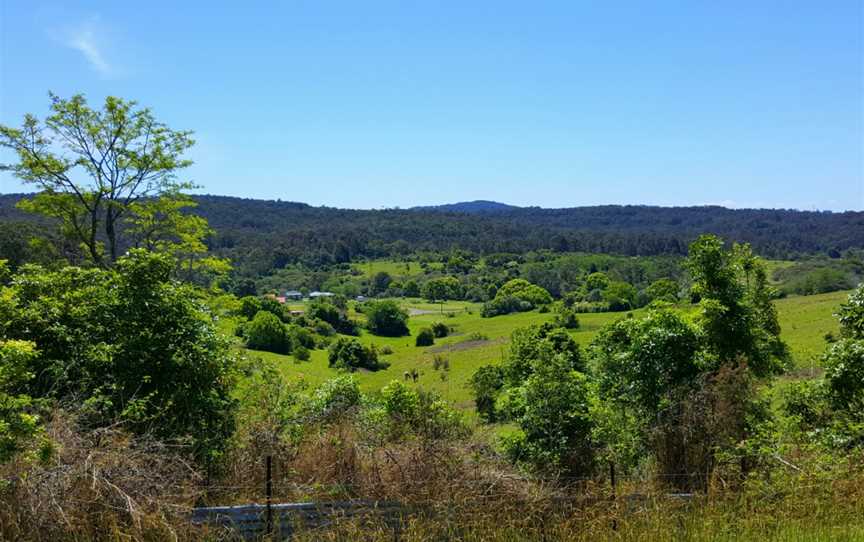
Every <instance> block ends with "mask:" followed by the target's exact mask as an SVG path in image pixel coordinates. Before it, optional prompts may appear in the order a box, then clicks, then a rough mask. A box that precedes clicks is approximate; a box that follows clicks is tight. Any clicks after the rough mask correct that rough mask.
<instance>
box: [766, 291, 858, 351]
mask: <svg viewBox="0 0 864 542" xmlns="http://www.w3.org/2000/svg"><path fill="white" fill-rule="evenodd" d="M850 293H851V292H849V291H844V292H831V293H827V294H816V295H806V296H793V297H787V298H785V299H778V300H777V301H776V302H775V304H776V306H777V314H778V316H779V319H780V327H781V329H782V330H783V331H782V336H783V339H784V340H785V341H786V343H787V344H788V345H789V348H790V349H791V351H792V357H793V359H794V361H795V366H796V367H798V368H812V367H818V366H819V357H820V356H821V355H822V352H824V351H825V344H826V343H825V334H826V333H829V332H830V333H833V334H834V336H835V337H836V336H838V334H839V333H840V325H839V324H838V323H837V319H836V318H835V317H834V313H835V312H837V308H838V307H839V306H840V304H841V303H842V302H843V301H845V300H846V298H847V297H848V296H849V294H850Z"/></svg>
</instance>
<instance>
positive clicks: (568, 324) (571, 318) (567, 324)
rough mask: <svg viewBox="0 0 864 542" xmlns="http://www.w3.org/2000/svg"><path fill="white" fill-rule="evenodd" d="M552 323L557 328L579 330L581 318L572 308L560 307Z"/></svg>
mask: <svg viewBox="0 0 864 542" xmlns="http://www.w3.org/2000/svg"><path fill="white" fill-rule="evenodd" d="M552 321H553V323H554V324H555V325H556V326H559V327H563V328H565V329H579V317H578V316H576V311H574V310H573V309H572V308H570V307H565V306H563V305H562V306H559V307H558V308H557V310H556V312H555V318H554V319H553V320H552Z"/></svg>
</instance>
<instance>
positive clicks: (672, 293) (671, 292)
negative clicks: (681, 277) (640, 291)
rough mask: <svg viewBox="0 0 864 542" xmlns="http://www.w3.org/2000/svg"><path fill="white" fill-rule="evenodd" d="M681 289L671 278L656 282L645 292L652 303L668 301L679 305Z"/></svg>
mask: <svg viewBox="0 0 864 542" xmlns="http://www.w3.org/2000/svg"><path fill="white" fill-rule="evenodd" d="M680 290H681V288H680V287H679V286H678V283H677V282H675V281H674V280H672V279H669V278H662V279H659V280H655V281H654V282H652V283H651V285H650V286H648V288H647V289H646V290H645V292H646V293H647V294H648V297H649V298H650V299H651V301H667V302H669V303H677V302H678V299H679V292H680Z"/></svg>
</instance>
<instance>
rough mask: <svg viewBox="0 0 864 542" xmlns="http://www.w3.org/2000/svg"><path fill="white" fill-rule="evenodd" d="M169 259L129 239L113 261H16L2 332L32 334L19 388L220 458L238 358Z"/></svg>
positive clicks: (2, 306) (206, 457)
mask: <svg viewBox="0 0 864 542" xmlns="http://www.w3.org/2000/svg"><path fill="white" fill-rule="evenodd" d="M175 266H176V263H175V262H174V261H173V260H172V259H171V258H170V257H168V256H166V255H158V254H152V253H148V252H146V251H143V250H138V249H133V250H130V251H129V254H128V255H127V256H125V257H123V258H120V259H119V260H118V261H117V262H116V264H115V265H114V267H113V268H111V269H81V268H77V267H65V268H61V269H59V270H56V271H47V270H44V269H42V268H39V267H28V268H26V269H24V268H22V271H21V272H20V273H19V274H18V275H17V276H16V277H15V279H14V281H13V282H12V283H11V285H10V286H9V287H7V288H2V289H0V321H2V322H3V323H2V328H3V329H2V333H4V335H5V339H7V340H8V339H16V340H23V341H29V342H31V343H34V344H35V353H34V356H33V357H32V358H31V359H30V360H29V361H28V362H27V372H28V373H31V374H32V375H33V377H32V378H30V379H29V380H27V382H26V384H24V385H23V386H20V388H19V390H18V392H19V393H24V394H27V395H29V396H31V397H33V398H34V399H43V398H44V399H52V400H57V401H60V402H62V403H63V404H67V405H70V407H72V408H74V407H75V406H77V407H79V412H80V413H81V422H82V423H86V424H88V425H90V426H100V425H104V424H117V423H118V422H122V423H123V424H124V426H125V427H126V428H127V429H129V430H131V431H133V432H146V433H147V434H149V435H151V436H153V437H155V438H158V439H166V440H175V439H182V440H185V441H187V442H189V443H190V444H191V451H192V452H193V453H194V455H195V457H196V458H197V459H198V460H200V461H202V462H210V461H213V460H216V459H218V457H219V456H220V453H221V451H222V450H223V449H224V447H225V445H226V443H227V442H228V440H229V437H230V435H231V433H232V432H233V430H234V413H235V404H236V403H235V400H234V399H233V387H234V382H235V375H236V368H237V367H236V360H235V357H234V356H233V355H231V352H230V350H229V343H228V341H227V340H225V339H224V338H223V337H222V336H221V335H220V334H219V333H217V332H216V330H215V328H214V325H213V320H212V317H211V315H210V314H209V313H208V312H207V310H206V309H205V307H204V306H203V304H202V303H201V301H200V299H201V297H200V292H199V291H198V290H196V289H194V288H192V287H190V286H188V285H184V284H180V283H178V282H177V281H175V280H173V279H172V273H173V272H174V270H175ZM7 298H8V299H7ZM10 300H11V301H13V302H9V301H10ZM271 316H272V315H271ZM277 320H278V319H277ZM278 323H279V325H280V326H281V325H282V324H281V322H278Z"/></svg>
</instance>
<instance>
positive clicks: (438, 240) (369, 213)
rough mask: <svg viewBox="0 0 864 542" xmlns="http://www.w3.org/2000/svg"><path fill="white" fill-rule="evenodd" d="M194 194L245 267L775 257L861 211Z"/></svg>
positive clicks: (834, 236)
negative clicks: (422, 257)
mask: <svg viewBox="0 0 864 542" xmlns="http://www.w3.org/2000/svg"><path fill="white" fill-rule="evenodd" d="M21 197H23V195H21V194H9V195H0V225H2V223H3V222H6V223H10V222H13V223H18V222H33V221H34V218H33V217H32V216H30V215H27V214H25V213H22V212H21V211H18V210H17V209H15V203H16V202H17V201H18V200H19V199H21ZM195 199H196V200H197V202H198V208H197V209H196V210H195V212H196V213H198V214H200V215H201V216H203V217H205V218H207V219H208V220H209V222H210V225H211V226H212V227H213V229H214V230H215V234H214V236H213V237H212V238H211V239H210V245H211V249H212V250H214V251H215V252H217V253H219V254H222V255H225V256H228V257H231V258H232V259H234V261H235V263H237V264H238V266H239V267H242V268H244V269H245V270H246V271H247V272H248V273H249V274H261V273H264V272H266V271H268V270H270V269H274V268H281V267H284V265H285V264H286V263H291V262H303V263H308V264H310V265H320V264H328V263H344V262H349V261H352V260H355V259H357V258H358V257H359V258H370V257H389V256H393V257H399V256H403V255H405V254H409V253H412V252H420V251H451V250H453V249H462V250H467V251H471V252H476V253H483V254H489V253H500V252H512V253H525V252H528V251H532V250H541V249H548V250H553V251H558V252H593V253H607V254H621V255H628V256H648V255H658V254H673V255H682V254H685V253H686V250H687V245H688V243H689V242H690V241H692V240H693V239H695V238H696V237H697V236H698V235H699V234H702V233H714V234H717V235H719V236H721V237H723V238H724V239H726V240H727V241H737V242H747V243H750V244H752V245H753V248H754V249H755V250H756V252H758V253H759V254H760V255H762V256H765V257H768V258H774V259H789V258H793V257H795V256H797V255H801V254H816V253H821V254H825V253H831V252H839V251H843V250H846V249H850V248H862V247H864V212H855V211H849V212H843V213H833V212H814V211H796V210H786V209H726V208H723V207H716V206H703V207H656V206H633V205H626V206H622V205H604V206H592V207H575V208H568V209H541V208H518V207H517V208H507V209H503V208H500V207H499V206H500V205H502V204H495V203H491V202H470V203H465V204H455V205H463V206H465V205H467V206H468V207H463V209H466V208H467V209H481V208H484V207H486V208H493V207H494V208H500V210H497V211H495V212H465V211H464V210H463V212H454V211H452V210H447V209H440V208H439V209H435V210H430V209H413V210H411V209H384V210H356V209H336V208H332V207H313V206H310V205H307V204H305V203H297V202H287V201H272V200H254V199H243V198H236V197H226V196H213V195H200V196H196V197H195ZM490 205H491V207H490Z"/></svg>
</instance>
